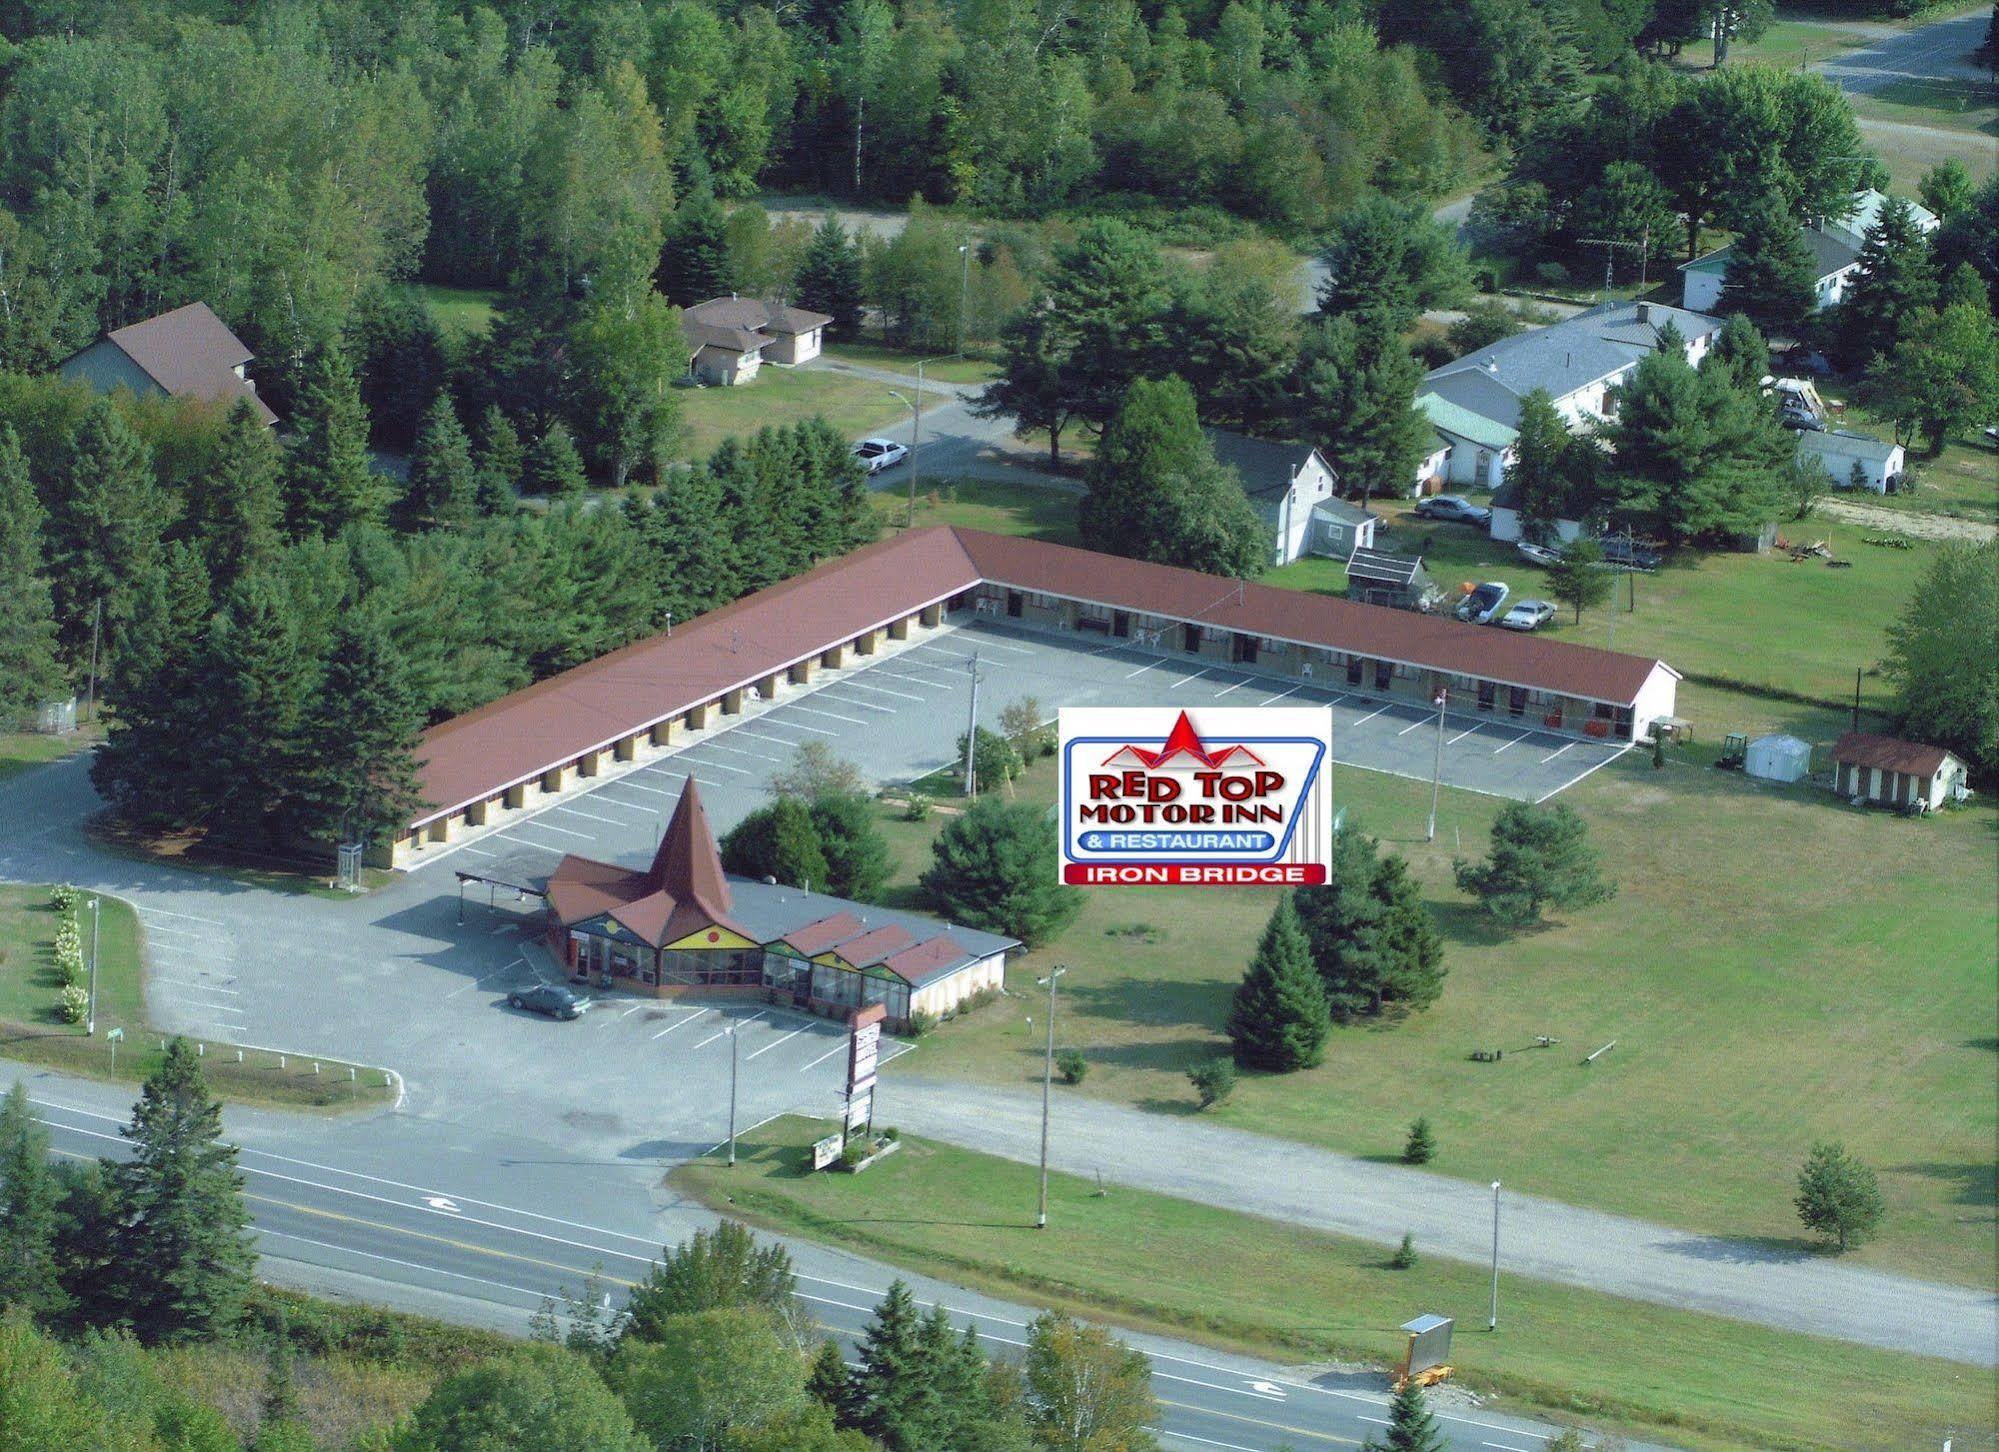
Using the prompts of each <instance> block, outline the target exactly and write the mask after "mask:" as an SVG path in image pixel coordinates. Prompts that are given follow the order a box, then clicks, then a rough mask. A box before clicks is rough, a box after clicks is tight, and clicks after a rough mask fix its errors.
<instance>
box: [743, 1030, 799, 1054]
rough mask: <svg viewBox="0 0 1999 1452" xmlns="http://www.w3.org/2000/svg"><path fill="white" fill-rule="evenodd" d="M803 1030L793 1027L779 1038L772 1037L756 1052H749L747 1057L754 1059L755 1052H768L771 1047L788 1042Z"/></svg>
mask: <svg viewBox="0 0 1999 1452" xmlns="http://www.w3.org/2000/svg"><path fill="white" fill-rule="evenodd" d="M804 1032H805V1030H804V1029H802V1028H795V1029H793V1030H792V1031H791V1032H790V1033H788V1034H786V1035H785V1036H784V1037H783V1038H781V1039H772V1040H771V1041H770V1042H769V1043H767V1044H765V1045H764V1046H763V1047H762V1048H760V1049H758V1050H757V1051H756V1054H751V1055H749V1056H748V1057H749V1058H752V1059H754V1058H755V1057H756V1056H757V1054H768V1053H769V1052H770V1051H771V1050H772V1049H774V1048H776V1047H777V1046H778V1045H779V1044H788V1043H790V1042H791V1041H792V1040H793V1039H795V1038H797V1037H798V1036H799V1035H800V1034H802V1033H804Z"/></svg>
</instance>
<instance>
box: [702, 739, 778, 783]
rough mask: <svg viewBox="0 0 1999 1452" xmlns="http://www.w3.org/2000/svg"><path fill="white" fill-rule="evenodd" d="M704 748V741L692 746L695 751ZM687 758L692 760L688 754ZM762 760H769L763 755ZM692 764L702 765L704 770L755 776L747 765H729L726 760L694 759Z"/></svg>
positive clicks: (705, 746) (705, 747)
mask: <svg viewBox="0 0 1999 1452" xmlns="http://www.w3.org/2000/svg"><path fill="white" fill-rule="evenodd" d="M706 749H707V745H706V744H705V743H704V744H703V745H701V746H697V747H695V748H694V750H696V751H704V750H706ZM716 749H717V750H719V749H720V748H719V747H718V748H716ZM745 754H747V753H745ZM689 759H690V760H692V757H691V756H690V757H689ZM763 760H765V761H768V760H770V758H769V757H764V758H763ZM694 764H695V765H696V766H698V767H702V768H704V769H705V770H708V771H732V772H734V773H735V774H736V775H737V776H755V775H756V773H755V772H753V771H751V770H750V769H749V768H748V767H747V766H731V765H729V763H728V762H726V761H696V762H695V763H694Z"/></svg>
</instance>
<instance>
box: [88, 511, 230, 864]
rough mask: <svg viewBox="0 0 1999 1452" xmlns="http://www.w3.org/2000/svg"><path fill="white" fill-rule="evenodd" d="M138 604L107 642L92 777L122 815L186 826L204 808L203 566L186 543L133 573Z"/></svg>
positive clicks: (206, 782) (205, 575)
mask: <svg viewBox="0 0 1999 1452" xmlns="http://www.w3.org/2000/svg"><path fill="white" fill-rule="evenodd" d="M134 599H135V602H136V609H135V610H134V613H133V618H132V620H131V621H130V622H129V623H127V624H126V625H125V626H123V627H122V628H121V629H120V631H119V633H118V636H117V638H116V640H115V641H114V642H113V647H112V651H111V666H110V670H109V671H108V672H107V673H106V675H105V677H104V681H103V685H102V690H103V692H104V700H105V704H106V706H107V707H108V708H109V721H110V725H109V729H108V731H107V733H106V735H105V739H104V744H103V745H102V746H100V747H99V748H98V749H97V751H96V752H95V753H94V754H93V756H92V758H91V762H90V779H91V782H92V783H93V784H94V785H95V786H96V787H97V789H98V790H99V791H100V792H102V793H103V794H104V796H105V798H106V800H108V801H109V802H110V803H111V804H112V806H113V807H114V808H115V809H116V810H117V811H118V813H119V814H120V815H121V816H123V817H125V818H127V819H128V820H133V821H138V822H142V823H147V824H153V825H166V826H176V827H184V826H188V825H191V824H192V823H194V822H196V821H198V820H199V819H200V818H201V816H202V815H203V813H204V812H205V811H206V807H207V802H208V800H209V797H208V793H209V791H210V789H211V787H212V785H213V779H212V776H211V774H210V772H209V771H208V768H207V766H206V761H207V758H208V734H209V723H208V720H207V717H206V715H205V714H204V709H203V704H202V689H201V687H202V683H203V675H202V671H203V666H202V651H203V643H204V639H205V636H206V632H207V629H208V615H209V608H210V601H209V583H208V570H207V567H206V566H205V565H204V564H203V563H202V560H201V556H200V554H199V553H198V552H197V551H196V550H195V548H194V547H193V546H192V545H190V544H187V543H185V542H181V543H176V544H172V545H169V546H167V549H166V554H165V557H164V559H163V560H162V561H161V563H160V564H159V565H158V566H157V567H155V569H154V570H153V571H152V573H151V574H149V575H147V576H146V577H145V578H144V579H143V580H141V581H139V582H137V588H136V590H135V592H134Z"/></svg>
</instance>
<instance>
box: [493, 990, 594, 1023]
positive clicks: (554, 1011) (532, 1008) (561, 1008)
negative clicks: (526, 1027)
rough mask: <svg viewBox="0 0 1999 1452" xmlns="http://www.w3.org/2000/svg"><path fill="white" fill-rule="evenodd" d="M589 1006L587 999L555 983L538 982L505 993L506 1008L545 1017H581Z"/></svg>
mask: <svg viewBox="0 0 1999 1452" xmlns="http://www.w3.org/2000/svg"><path fill="white" fill-rule="evenodd" d="M589 1006H590V1000H589V999H587V998H585V997H583V996H582V995H581V994H577V993H571V992H570V991H569V990H568V989H567V988H564V987H562V986H561V985H559V984H555V983H539V984H536V985H535V986H534V987H533V988H523V989H522V990H521V991H520V992H519V993H509V994H508V995H507V1007H508V1008H518V1009H520V1010H522V1011H523V1012H525V1013H538V1014H542V1015H543V1016H545V1017H547V1018H560V1019H576V1018H581V1017H583V1010H585V1009H586V1008H588V1007H589Z"/></svg>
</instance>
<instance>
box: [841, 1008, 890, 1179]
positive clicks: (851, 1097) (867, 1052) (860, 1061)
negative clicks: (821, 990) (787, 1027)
mask: <svg viewBox="0 0 1999 1452" xmlns="http://www.w3.org/2000/svg"><path fill="white" fill-rule="evenodd" d="M887 1017H888V1006H887V1005H886V1004H881V1003H871V1004H869V1005H868V1006H867V1007H866V1008H860V1009H856V1010H854V1012H853V1013H852V1015H850V1016H849V1017H848V1019H847V1029H848V1033H849V1035H850V1036H849V1038H848V1040H847V1089H846V1112H845V1113H844V1114H843V1115H842V1116H841V1120H840V1138H841V1141H842V1143H843V1144H844V1142H845V1140H846V1139H847V1137H848V1136H849V1135H851V1134H852V1133H853V1132H854V1131H855V1130H857V1129H863V1128H865V1129H866V1130H868V1131H872V1130H873V1129H874V1118H875V1070H876V1069H877V1068H878V1067H880V1064H881V1041H882V1021H883V1020H884V1019H886V1018H887Z"/></svg>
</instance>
